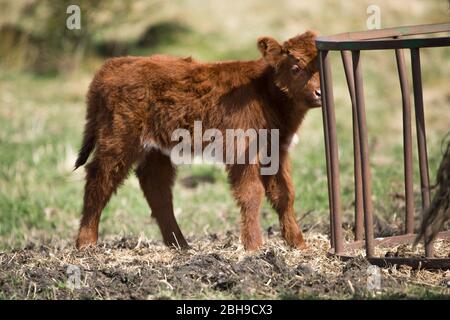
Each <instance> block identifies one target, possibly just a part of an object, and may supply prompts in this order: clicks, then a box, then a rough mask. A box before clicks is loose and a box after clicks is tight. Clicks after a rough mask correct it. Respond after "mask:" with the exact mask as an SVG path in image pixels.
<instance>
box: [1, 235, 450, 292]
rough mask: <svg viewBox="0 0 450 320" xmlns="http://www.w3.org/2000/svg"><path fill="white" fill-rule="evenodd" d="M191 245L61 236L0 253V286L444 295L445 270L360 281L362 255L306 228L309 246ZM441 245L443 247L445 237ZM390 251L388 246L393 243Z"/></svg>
mask: <svg viewBox="0 0 450 320" xmlns="http://www.w3.org/2000/svg"><path fill="white" fill-rule="evenodd" d="M190 240H191V244H192V249H190V250H189V251H179V250H176V249H168V248H166V247H164V246H162V245H161V244H160V242H155V241H151V240H148V239H146V238H144V237H139V238H137V237H131V238H127V237H123V238H115V239H108V240H106V241H104V242H103V243H101V244H100V246H99V247H97V248H91V249H89V250H87V251H85V252H79V251H77V250H75V249H73V247H72V245H71V244H70V243H67V242H66V241H53V242H49V243H47V244H45V245H34V243H39V242H33V243H32V244H30V245H29V246H27V247H25V248H24V249H21V250H14V251H12V252H8V253H1V254H0V270H1V271H0V287H1V289H2V290H1V295H2V297H3V298H12V299H71V298H82V299H166V298H172V299H181V298H183V299H192V298H209V299H211V298H218V299H221V298H233V299H236V298H237V299H242V298H249V297H250V298H266V299H277V298H282V299H283V298H284V299H292V298H325V299H352V298H414V297H420V298H424V297H425V298H426V297H430V298H436V297H439V298H448V297H450V289H449V285H450V271H436V272H431V271H426V270H419V271H415V270H411V269H410V268H408V267H398V268H397V267H392V268H388V269H380V275H381V286H380V288H379V289H377V290H369V289H368V288H367V277H368V269H367V268H368V267H369V266H370V265H369V264H368V263H367V262H366V260H365V259H364V258H363V257H362V255H359V256H358V257H356V258H354V259H352V260H350V261H347V262H342V261H340V260H337V259H336V258H333V257H329V256H328V255H327V251H328V249H329V243H328V240H327V238H326V237H325V236H324V235H321V234H317V233H312V234H309V235H308V243H309V249H308V250H306V251H297V250H292V249H290V248H287V247H286V246H285V245H284V244H283V243H282V241H281V240H280V239H279V235H278V234H277V235H276V237H270V238H269V239H267V242H266V245H265V248H264V249H263V250H261V251H258V252H254V253H247V252H245V251H244V250H243V247H242V246H241V245H240V243H239V240H238V238H237V236H236V235H235V234H234V233H232V232H228V233H226V234H211V235H209V236H207V237H203V238H201V239H190ZM440 245H441V246H443V245H445V246H446V248H445V249H446V252H449V250H448V249H449V248H450V246H449V244H448V243H441V244H440ZM391 250H392V249H391ZM394 250H395V249H394ZM69 265H75V266H78V267H79V268H80V270H81V274H80V275H81V277H80V280H81V281H80V283H81V287H80V288H79V289H70V288H69V287H68V286H67V281H68V276H69V275H68V274H67V268H68V266H69Z"/></svg>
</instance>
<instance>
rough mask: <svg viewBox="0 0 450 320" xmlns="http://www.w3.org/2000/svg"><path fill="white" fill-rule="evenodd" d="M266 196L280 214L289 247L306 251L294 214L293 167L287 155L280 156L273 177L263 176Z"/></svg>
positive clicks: (284, 235)
mask: <svg viewBox="0 0 450 320" xmlns="http://www.w3.org/2000/svg"><path fill="white" fill-rule="evenodd" d="M263 181H264V186H265V190H266V196H267V198H268V200H269V202H270V203H271V205H272V207H273V208H274V210H275V211H276V212H277V213H278V218H279V221H280V225H281V234H282V236H283V238H284V240H285V241H286V242H287V244H288V245H290V246H292V247H294V248H298V249H305V248H306V247H307V246H306V243H305V240H304V238H303V234H302V231H301V230H300V228H299V226H298V224H297V221H296V218H295V212H294V198H295V191H294V185H293V183H292V178H291V166H290V160H289V156H288V155H287V153H284V154H281V155H280V168H279V170H278V172H277V173H276V174H274V175H271V176H263Z"/></svg>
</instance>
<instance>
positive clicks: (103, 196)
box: [76, 151, 134, 249]
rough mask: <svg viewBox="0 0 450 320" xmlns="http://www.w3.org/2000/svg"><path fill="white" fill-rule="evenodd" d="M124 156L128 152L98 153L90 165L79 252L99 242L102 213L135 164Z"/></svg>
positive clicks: (79, 234) (78, 243)
mask: <svg viewBox="0 0 450 320" xmlns="http://www.w3.org/2000/svg"><path fill="white" fill-rule="evenodd" d="M123 154H126V153H125V152H119V154H117V153H114V154H108V153H106V152H102V151H98V152H96V154H95V157H94V159H93V160H92V161H91V162H90V163H89V164H88V165H87V166H86V185H85V192H84V204H83V216H82V218H81V222H80V229H79V232H78V238H77V243H76V246H77V248H78V249H82V248H85V247H87V246H89V245H95V244H96V243H97V238H98V224H99V222H100V216H101V213H102V210H103V209H104V207H105V206H106V204H107V203H108V201H109V199H110V198H111V195H112V194H113V193H114V192H115V191H116V190H117V187H118V186H119V185H120V184H121V183H122V181H123V180H124V179H125V177H126V176H127V174H128V172H129V170H130V168H131V165H132V164H133V160H134V159H133V158H132V157H130V156H128V157H124V156H123ZM128 155H130V153H128Z"/></svg>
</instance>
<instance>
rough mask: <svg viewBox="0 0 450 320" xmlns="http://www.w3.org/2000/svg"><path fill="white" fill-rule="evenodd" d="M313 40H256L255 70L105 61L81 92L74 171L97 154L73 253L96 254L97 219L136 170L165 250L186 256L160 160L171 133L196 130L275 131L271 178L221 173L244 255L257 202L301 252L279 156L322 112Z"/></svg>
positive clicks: (170, 172)
mask: <svg viewBox="0 0 450 320" xmlns="http://www.w3.org/2000/svg"><path fill="white" fill-rule="evenodd" d="M314 40H315V34H314V33H313V32H311V31H308V32H306V33H304V34H301V35H298V36H296V37H294V38H291V39H289V40H288V41H286V42H284V43H283V44H279V43H278V42H277V41H276V40H274V39H272V38H269V37H263V38H260V39H259V40H258V43H257V46H258V49H259V50H260V52H261V54H262V58H261V59H259V60H255V61H226V62H215V63H201V62H198V61H195V60H193V59H191V58H175V57H170V56H164V55H155V56H150V57H121V58H114V59H110V60H108V61H107V62H106V63H105V64H104V65H103V66H102V67H101V69H100V70H99V71H98V72H97V73H96V75H95V77H94V79H93V81H92V83H91V85H90V88H89V92H88V96H87V104H88V108H87V116H86V126H85V132H84V137H83V144H82V147H81V149H80V152H79V157H78V159H77V161H76V164H75V167H76V168H78V167H79V166H81V165H83V164H85V163H86V161H87V159H88V157H89V155H90V153H91V152H92V151H94V150H95V151H94V155H93V158H92V160H91V161H90V162H89V163H88V164H87V165H86V186H85V193H84V205H83V214H82V219H81V223H80V229H79V233H78V239H77V243H76V245H77V247H78V248H84V247H87V246H89V245H95V244H96V242H97V238H98V225H99V221H100V215H101V212H102V210H103V208H104V207H105V205H106V204H107V202H108V200H109V199H110V197H111V195H112V194H113V193H114V192H115V191H116V189H117V188H118V186H119V185H120V184H121V183H122V182H123V180H124V179H125V178H126V176H127V174H128V173H129V171H130V169H131V168H132V166H133V165H134V164H137V169H136V175H137V177H138V179H139V183H140V186H141V188H142V190H143V193H144V195H145V198H146V199H147V201H148V204H149V206H150V208H151V211H152V216H153V217H154V218H155V219H156V222H157V223H158V226H159V228H160V230H161V233H162V236H163V239H164V242H165V243H166V244H167V245H169V246H173V245H175V246H180V247H183V248H185V247H188V244H187V242H186V240H185V238H184V237H183V234H182V233H181V230H180V228H179V226H178V224H177V221H176V219H175V216H174V212H173V205H172V186H173V183H174V179H175V173H176V169H175V167H174V165H173V164H172V162H171V159H170V157H169V156H168V155H167V152H162V150H165V151H167V150H170V149H171V148H172V147H173V146H174V145H175V144H176V143H177V142H176V141H172V140H171V134H172V132H173V131H174V130H175V129H177V128H184V129H187V130H189V131H190V132H191V136H192V131H193V127H194V121H197V120H200V121H202V127H203V130H206V129H208V128H216V129H218V130H220V131H222V132H225V130H226V129H243V130H246V129H249V128H253V129H256V130H258V129H279V145H278V146H277V148H278V150H277V151H279V170H278V172H277V173H276V174H273V175H267V176H265V175H261V174H260V170H259V169H260V164H259V163H256V164H227V165H226V170H227V172H228V175H229V181H230V184H231V188H232V191H233V194H234V196H235V198H236V201H237V203H238V205H239V206H240V208H241V215H242V225H241V241H242V242H243V244H244V246H245V248H246V249H247V250H255V249H258V248H260V247H261V245H262V235H261V230H260V224H259V211H260V206H261V202H262V199H263V197H264V195H265V196H266V197H267V198H268V200H269V201H270V203H271V205H272V206H273V208H274V210H275V211H276V212H277V213H278V215H279V221H280V224H281V230H282V236H283V238H284V239H285V241H286V242H287V244H289V245H291V246H293V247H296V248H300V249H301V248H304V247H306V245H305V241H304V239H303V235H302V232H301V230H300V229H299V227H298V225H297V222H296V218H295V213H294V207H293V204H294V187H293V183H292V180H291V169H290V160H289V157H288V152H287V149H288V146H289V144H290V142H291V139H292V137H293V135H294V134H295V132H296V131H297V129H298V128H299V126H300V124H301V122H302V120H303V118H304V116H305V113H306V112H307V111H308V109H310V108H313V107H319V106H320V89H319V86H320V84H319V80H318V72H317V69H318V68H317V64H318V62H317V50H316V47H315V43H314ZM224 136H225V135H224ZM269 143H270V142H269ZM149 146H153V147H152V148H149Z"/></svg>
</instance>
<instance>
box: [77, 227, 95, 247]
mask: <svg viewBox="0 0 450 320" xmlns="http://www.w3.org/2000/svg"><path fill="white" fill-rule="evenodd" d="M96 244H97V235H93V234H90V233H87V232H83V231H80V233H79V234H78V238H77V241H76V244H75V246H76V248H77V249H78V250H83V249H86V248H88V247H93V246H95V245H96Z"/></svg>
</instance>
